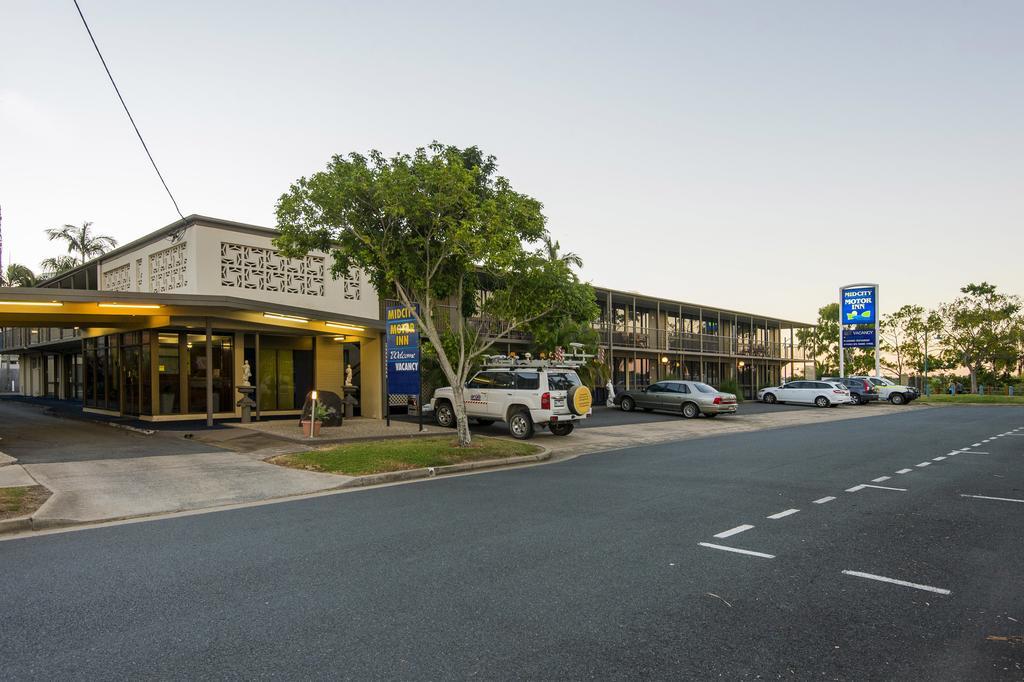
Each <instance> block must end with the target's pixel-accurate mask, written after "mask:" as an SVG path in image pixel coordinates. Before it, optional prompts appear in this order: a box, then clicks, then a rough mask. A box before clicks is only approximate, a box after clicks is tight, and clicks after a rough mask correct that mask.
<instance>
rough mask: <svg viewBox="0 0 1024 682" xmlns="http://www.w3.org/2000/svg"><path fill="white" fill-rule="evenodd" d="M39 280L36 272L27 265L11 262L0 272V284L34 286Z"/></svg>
mask: <svg viewBox="0 0 1024 682" xmlns="http://www.w3.org/2000/svg"><path fill="white" fill-rule="evenodd" d="M38 281H39V278H38V277H36V273H34V272H32V269H31V268H29V267H28V266H25V265H21V264H19V263H11V264H10V265H8V266H7V272H6V273H0V284H2V285H3V286H8V287H34V286H35V285H36V283H37V282H38Z"/></svg>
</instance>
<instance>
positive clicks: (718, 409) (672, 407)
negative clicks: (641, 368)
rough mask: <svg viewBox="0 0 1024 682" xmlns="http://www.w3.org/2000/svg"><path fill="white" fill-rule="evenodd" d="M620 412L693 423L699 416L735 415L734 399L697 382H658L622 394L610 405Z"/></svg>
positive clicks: (727, 394)
mask: <svg viewBox="0 0 1024 682" xmlns="http://www.w3.org/2000/svg"><path fill="white" fill-rule="evenodd" d="M613 402H614V403H615V404H616V405H618V406H619V407H620V408H621V409H622V411H623V412H632V411H633V410H635V409H636V408H638V407H639V408H640V409H643V410H662V411H667V412H675V413H677V414H681V415H683V416H684V417H686V418H687V419H693V418H694V417H696V416H697V415H699V414H703V415H704V416H705V417H717V416H718V415H720V414H734V413H735V412H736V396H735V395H733V394H732V393H724V392H722V391H719V390H718V389H717V388H714V387H713V386H708V385H707V384H705V383H703V382H700V381H679V380H673V381H659V382H657V383H655V384H651V385H650V386H648V387H647V388H639V389H633V390H629V391H624V392H622V393H619V394H618V395H616V396H615V398H614V401H613Z"/></svg>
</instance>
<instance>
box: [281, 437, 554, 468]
mask: <svg viewBox="0 0 1024 682" xmlns="http://www.w3.org/2000/svg"><path fill="white" fill-rule="evenodd" d="M455 442H456V441H455V439H454V438H453V437H451V436H436V437H417V438H403V439H391V440H376V441H362V442H358V443H346V444H344V445H338V446H335V447H331V448H329V449H324V450H312V451H309V452H297V453H294V454H290V455H280V456H278V457H274V458H273V459H271V460H270V461H271V462H273V463H274V464H280V465H283V466H288V467H294V468H296V469H306V470H309V471H323V472H328V473H335V474H346V475H348V476H365V475H367V474H379V473H384V472H387V471H402V470H405V469H419V468H422V467H437V466H445V465H446V464H458V463H461V462H475V461H481V460H486V459H502V458H505V457H521V456H523V455H532V454H536V453H537V452H539V451H540V448H538V447H537V446H536V445H531V444H530V443H522V442H519V441H514V440H507V439H504V438H486V437H483V436H474V437H473V446H472V447H469V448H460V447H457V446H456V445H455Z"/></svg>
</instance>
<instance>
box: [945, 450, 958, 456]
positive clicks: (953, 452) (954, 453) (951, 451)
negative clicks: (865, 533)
mask: <svg viewBox="0 0 1024 682" xmlns="http://www.w3.org/2000/svg"><path fill="white" fill-rule="evenodd" d="M960 452H961V451H960V450H950V451H949V452H947V453H946V457H955V456H956V455H959V454H960Z"/></svg>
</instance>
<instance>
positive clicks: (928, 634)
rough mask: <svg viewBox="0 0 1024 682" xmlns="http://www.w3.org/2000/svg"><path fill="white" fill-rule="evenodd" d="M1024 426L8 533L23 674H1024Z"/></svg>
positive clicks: (736, 448)
mask: <svg viewBox="0 0 1024 682" xmlns="http://www.w3.org/2000/svg"><path fill="white" fill-rule="evenodd" d="M1021 434H1024V410H1019V409H1016V408H945V409H941V410H940V409H927V410H916V411H906V412H903V411H899V412H897V411H894V412H892V413H891V414H890V415H887V416H882V417H878V418H875V419H867V420H865V419H851V420H835V421H828V422H820V423H815V424H809V425H804V426H799V427H792V428H781V429H773V430H766V431H760V432H748V433H735V434H731V435H726V436H720V437H709V438H702V439H696V440H690V441H685V442H674V443H665V444H661V445H651V446H644V447H638V448H633V449H628V450H618V451H611V452H606V453H602V454H596V455H593V456H589V457H582V458H577V459H573V460H570V461H565V462H561V463H557V464H552V465H549V466H544V467H533V468H528V469H517V470H509V471H503V472H498V473H492V474H487V475H481V476H467V477H460V478H453V479H445V480H437V481H432V482H430V483H426V484H417V485H402V486H392V487H386V488H378V489H374V490H366V491H362V492H357V493H351V494H345V495H336V496H329V497H321V498H315V499H309V500H303V501H297V502H290V503H285V504H278V505H269V506H262V507H255V508H249V509H240V510H234V511H228V512H222V513H217V514H206V515H201V516H194V517H186V518H178V519H168V520H161V521H154V522H150V523H141V524H131V525H122V526H114V527H108V528H98V529H90V530H83V531H78V532H72V533H62V534H58V535H48V536H39V537H32V538H26V539H18V540H8V541H3V542H0V561H2V562H3V565H4V566H6V567H8V569H9V570H8V571H7V572H6V574H7V576H8V577H7V579H6V583H5V599H4V613H5V621H4V622H5V631H6V632H7V633H8V634H7V635H5V637H6V639H7V646H6V651H7V652H8V656H7V665H6V667H5V672H4V675H6V676H10V677H12V678H18V679H25V678H31V677H37V678H44V677H47V678H52V677H55V676H79V677H90V676H99V675H102V676H105V677H113V676H143V675H147V676H154V675H164V676H168V675H172V674H173V675H177V676H180V677H200V676H256V675H265V676H278V677H284V678H291V679H299V678H303V679H304V678H308V677H311V676H317V675H343V676H350V677H354V678H382V677H431V678H438V677H440V678H445V677H468V676H479V677H484V678H512V677H542V678H553V677H571V678H579V677H624V676H641V675H647V676H656V677H669V676H672V677H686V676H689V677H712V676H725V677H729V678H735V677H740V676H744V675H747V676H754V675H758V674H760V675H764V676H787V677H797V678H807V677H812V676H814V677H827V678H849V679H866V678H904V679H940V680H941V679H1019V678H1020V676H1021V672H1020V670H1021V669H1020V665H1021V661H1022V658H1021V646H1020V637H1021V635H1022V630H1024V628H1022V627H1021V621H1022V620H1024V595H1022V594H1021V591H1020V589H1019V586H1020V584H1021V583H1022V580H1024V575H1022V571H1024V569H1021V568H1020V567H1021V566H1024V547H1022V543H1020V537H1021V535H1022V531H1024V503H1020V502H1016V501H1014V500H1017V499H1020V498H1022V497H1024V496H1022V495H1020V493H1019V491H1020V490H1021V489H1022V488H1024V455H1022V453H1024V435H1021ZM951 453H955V454H951ZM939 458H941V459H939ZM926 462H927V466H919V465H924V464H925V463H926ZM900 471H903V473H898V472H900ZM883 477H888V478H887V479H883ZM876 486H877V487H876ZM967 496H970V497H967ZM794 510H795V511H794ZM743 526H751V527H750V528H743V529H742V530H737V529H739V528H741V527H743ZM730 531H733V532H731V533H730V534H728V535H725V536H724V537H715V536H716V535H723V534H724V533H729V532H730ZM701 543H704V544H701ZM709 545H711V546H709ZM721 547H727V548H729V549H722V548H721ZM734 550H742V552H737V551H734ZM10 567H17V570H11V568H10ZM41 586H45V589H43V588H42V587H41ZM86 586H87V589H86Z"/></svg>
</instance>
